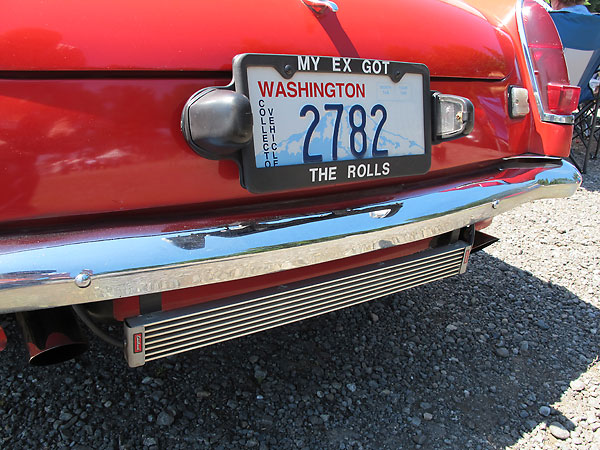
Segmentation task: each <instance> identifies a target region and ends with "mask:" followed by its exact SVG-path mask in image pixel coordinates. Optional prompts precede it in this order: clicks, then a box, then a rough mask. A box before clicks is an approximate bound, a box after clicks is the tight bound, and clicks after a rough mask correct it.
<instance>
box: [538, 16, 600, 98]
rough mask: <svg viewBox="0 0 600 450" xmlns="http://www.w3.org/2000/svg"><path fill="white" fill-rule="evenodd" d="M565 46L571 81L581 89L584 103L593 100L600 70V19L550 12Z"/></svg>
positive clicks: (597, 17)
mask: <svg viewBox="0 0 600 450" xmlns="http://www.w3.org/2000/svg"><path fill="white" fill-rule="evenodd" d="M550 14H551V16H552V19H553V20H554V23H555V25H556V28H557V30H558V34H559V35H560V39H561V41H562V44H563V48H564V52H565V59H566V61H567V69H568V71H569V80H570V82H571V84H576V85H578V86H580V87H581V96H580V98H579V101H580V102H583V101H586V100H591V99H592V98H593V94H592V90H591V89H590V88H589V85H588V83H589V81H590V79H591V78H592V76H593V75H594V73H595V72H596V70H597V69H598V67H599V66H600V16H598V15H594V14H589V15H586V14H574V13H572V12H565V11H564V9H561V10H560V11H551V12H550Z"/></svg>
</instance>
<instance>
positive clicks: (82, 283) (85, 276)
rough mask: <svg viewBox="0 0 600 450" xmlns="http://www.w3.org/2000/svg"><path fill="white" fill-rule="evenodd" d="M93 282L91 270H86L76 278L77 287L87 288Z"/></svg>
mask: <svg viewBox="0 0 600 450" xmlns="http://www.w3.org/2000/svg"><path fill="white" fill-rule="evenodd" d="M91 282H92V272H91V271H89V270H84V271H83V272H81V273H80V274H79V275H77V276H76V277H75V284H76V285H77V287H80V288H86V287H88V286H89V285H90V283H91Z"/></svg>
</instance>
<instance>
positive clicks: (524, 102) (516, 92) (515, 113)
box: [508, 86, 529, 119]
mask: <svg viewBox="0 0 600 450" xmlns="http://www.w3.org/2000/svg"><path fill="white" fill-rule="evenodd" d="M508 103H509V105H510V106H509V107H510V110H509V113H510V117H512V118H513V119H515V118H518V117H524V116H526V115H527V114H529V93H528V91H527V89H525V88H522V87H517V86H511V87H510V89H509V90H508Z"/></svg>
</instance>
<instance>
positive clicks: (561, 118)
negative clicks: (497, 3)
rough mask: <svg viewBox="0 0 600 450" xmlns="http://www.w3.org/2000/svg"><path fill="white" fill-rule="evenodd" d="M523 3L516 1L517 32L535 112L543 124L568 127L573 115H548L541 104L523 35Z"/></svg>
mask: <svg viewBox="0 0 600 450" xmlns="http://www.w3.org/2000/svg"><path fill="white" fill-rule="evenodd" d="M535 1H537V0H535ZM524 2H525V0H517V9H516V13H517V29H518V32H519V38H520V40H521V50H522V51H523V55H524V57H525V65H526V66H527V73H528V75H529V80H530V81H531V88H532V90H533V97H534V98H535V103H536V105H537V110H538V113H539V115H540V119H541V120H542V121H543V122H552V123H560V124H567V125H570V124H572V123H573V122H574V116H573V114H568V115H560V114H554V113H549V112H547V111H546V110H545V109H544V105H543V104H542V97H541V93H540V87H539V85H538V81H537V77H536V76H535V72H534V66H533V60H532V59H531V58H532V57H531V53H530V51H529V46H528V43H527V36H526V35H525V24H524V22H523V3H524ZM538 3H539V2H538ZM540 4H541V3H540Z"/></svg>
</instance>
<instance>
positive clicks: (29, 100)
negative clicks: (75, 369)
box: [0, 0, 581, 366]
mask: <svg viewBox="0 0 600 450" xmlns="http://www.w3.org/2000/svg"><path fill="white" fill-rule="evenodd" d="M336 1H337V0H336ZM577 97H578V88H576V87H573V86H570V84H569V81H568V78H567V71H566V67H565V63H564V58H563V54H562V47H561V43H560V40H559V37H558V34H557V32H556V29H555V27H554V25H553V23H552V20H551V19H550V17H549V15H548V13H547V11H546V10H545V9H544V7H543V6H542V5H540V4H538V3H537V2H536V1H535V0H516V1H515V0H506V1H504V0H502V1H495V2H490V1H487V0H468V1H458V0H456V1H455V0H421V1H419V2H406V3H402V2H397V1H396V2H393V1H371V2H364V1H350V0H349V1H342V0H339V1H338V3H337V4H335V3H334V2H332V1H327V0H290V1H285V2H283V1H281V0H265V1H263V2H258V3H257V2H248V1H239V0H230V1H220V2H197V1H186V0H183V1H181V2H178V3H177V4H176V5H175V4H173V3H169V2H154V1H153V2H148V1H144V2H141V1H136V0H133V1H128V2H114V1H108V2H107V1H103V2H96V1H86V2H75V3H70V4H69V5H68V7H67V5H66V4H62V5H60V4H56V3H55V2H50V3H48V2H42V1H39V0H22V1H19V2H12V3H11V4H10V5H7V6H6V7H4V8H3V13H2V20H1V21H0V160H1V165H0V170H1V172H0V174H1V177H0V187H1V189H0V192H1V200H0V232H1V234H0V313H13V312H14V313H16V314H17V318H18V320H19V323H20V324H21V325H22V328H23V331H24V333H25V337H26V342H27V345H28V347H29V351H30V355H31V362H32V363H34V364H48V363H54V362H58V361H61V360H65V359H68V358H71V357H73V356H75V355H76V354H78V353H79V352H81V351H82V350H84V349H85V346H86V343H85V340H84V339H83V338H82V336H81V333H80V330H78V328H77V323H78V321H77V320H76V318H75V316H79V318H80V319H81V321H83V322H84V323H85V324H86V325H87V326H89V327H90V329H91V330H92V331H93V332H94V333H96V334H97V335H99V336H100V337H101V338H103V339H105V340H106V341H108V342H111V343H113V344H115V345H116V346H118V347H121V348H123V349H124V350H125V355H126V358H127V361H128V363H129V364H130V365H131V366H139V365H142V364H144V363H145V362H147V361H151V360H155V359H158V358H162V357H165V356H169V355H173V354H177V353H181V352H184V351H188V350H192V349H196V348H199V347H203V346H206V345H209V344H213V343H217V342H221V341H224V340H227V339H232V338H236V337H240V336H243V335H247V334H250V333H255V332H258V331H261V330H265V329H269V328H272V327H276V326H279V325H284V324H287V323H290V322H293V321H297V320H301V319H305V318H309V317H312V316H315V315H318V314H323V313H326V312H329V311H333V310H335V309H339V308H343V307H347V306H351V305H355V304H357V303H360V302H364V301H368V300H371V299H375V298H379V297H382V296H385V295H387V294H390V293H394V292H398V291H401V290H403V289H407V288H410V287H413V286H417V285H420V284H423V283H429V282H432V281H434V280H438V279H441V278H445V277H449V276H452V275H456V274H460V273H462V272H464V271H465V269H466V265H467V262H468V258H469V254H470V252H471V251H474V250H477V249H479V248H481V247H483V246H485V245H487V244H488V243H490V242H491V241H492V238H491V237H489V236H486V235H485V234H483V233H481V231H480V230H481V229H482V228H484V227H485V226H486V225H488V224H489V223H490V221H491V219H492V217H494V216H495V215H497V214H499V213H502V212H504V211H506V210H508V209H510V208H513V207H515V206H518V205H520V204H523V203H525V202H529V201H532V200H536V199H540V198H547V197H564V196H569V195H571V194H572V193H573V192H574V191H575V190H576V189H577V187H578V186H579V184H580V181H581V178H580V174H579V173H578V172H577V170H576V169H575V168H574V167H573V166H572V165H571V164H569V163H568V162H565V161H564V160H563V159H562V158H564V157H566V156H567V155H568V154H569V147H570V142H571V134H572V126H571V123H572V120H573V116H572V114H571V113H572V111H573V110H574V108H575V105H576V103H577ZM107 321H118V322H121V323H122V327H123V329H124V335H123V337H122V336H114V335H110V334H108V333H107V330H106V326H105V325H104V324H105V323H106V322H107ZM3 335H4V333H3V332H2V331H1V329H0V336H3ZM2 341H4V338H3V339H2Z"/></svg>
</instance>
